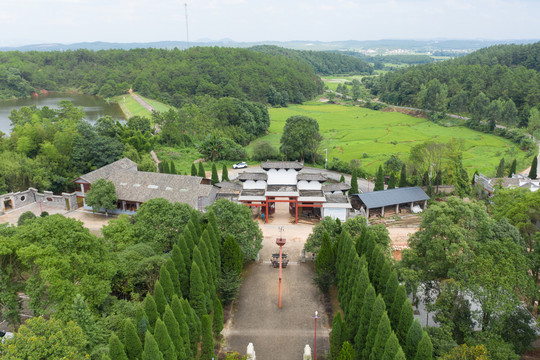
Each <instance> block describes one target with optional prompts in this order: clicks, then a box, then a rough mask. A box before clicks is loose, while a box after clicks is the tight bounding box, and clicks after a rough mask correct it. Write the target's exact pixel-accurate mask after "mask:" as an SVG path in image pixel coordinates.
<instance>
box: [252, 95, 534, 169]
mask: <svg viewBox="0 0 540 360" xmlns="http://www.w3.org/2000/svg"><path fill="white" fill-rule="evenodd" d="M269 112H270V119H271V122H270V129H269V134H268V135H266V136H264V137H262V138H259V139H257V140H256V141H254V142H252V143H251V144H250V145H249V146H248V148H247V150H248V152H251V151H252V149H253V146H254V144H256V143H257V142H260V141H268V142H270V143H271V144H272V145H274V146H275V147H276V148H279V140H280V138H281V133H282V131H283V126H284V125H285V121H286V119H287V118H288V117H290V116H292V115H306V116H310V117H313V118H315V119H316V120H317V121H318V122H319V127H320V132H321V134H322V135H323V137H324V140H323V144H322V149H325V148H327V149H328V159H329V161H330V160H331V159H332V158H334V157H337V158H339V159H340V160H344V161H350V160H352V159H360V160H361V162H362V166H363V167H364V168H365V169H366V170H368V171H369V172H372V173H374V172H375V171H376V169H377V168H378V166H379V165H381V164H382V163H384V161H386V160H387V159H388V157H389V156H390V155H392V154H396V155H398V156H399V157H400V158H402V159H406V158H407V157H408V154H409V151H410V149H411V148H412V147H413V146H414V145H417V144H419V143H422V142H424V141H428V140H434V141H437V142H449V141H450V140H451V139H456V140H458V139H461V140H462V141H463V142H464V149H463V163H464V166H465V167H466V168H467V169H468V171H469V172H471V174H472V172H474V170H476V169H478V171H480V172H483V173H485V174H486V175H493V174H494V172H495V170H496V167H497V165H498V164H499V160H500V158H501V157H505V158H506V161H510V160H511V159H513V158H514V157H517V159H518V168H522V169H524V168H526V167H527V166H528V165H529V162H530V161H529V160H525V153H524V152H522V151H521V150H519V149H518V148H517V147H516V146H515V145H514V144H513V143H512V142H510V141H509V140H506V139H503V138H501V137H497V136H494V135H488V134H484V133H481V132H477V131H474V130H471V129H468V128H465V127H458V126H456V127H444V126H440V125H437V124H434V123H432V122H429V121H428V120H426V119H419V118H415V117H412V116H409V115H405V114H401V113H397V112H381V111H373V110H369V109H365V108H360V107H355V106H344V105H331V104H324V103H317V102H310V103H306V104H304V105H291V106H289V107H287V108H272V109H269ZM323 152H324V150H323ZM364 153H365V154H367V158H365V157H364Z"/></svg>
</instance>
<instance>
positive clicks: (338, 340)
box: [330, 312, 344, 359]
mask: <svg viewBox="0 0 540 360" xmlns="http://www.w3.org/2000/svg"><path fill="white" fill-rule="evenodd" d="M343 338H344V337H343V322H342V320H341V313H340V312H338V313H337V314H336V315H334V320H333V321H332V333H331V334H330V359H337V357H338V355H339V352H340V350H341V346H342V344H343V340H344V339H343Z"/></svg>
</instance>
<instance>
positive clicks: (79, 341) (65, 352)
mask: <svg viewBox="0 0 540 360" xmlns="http://www.w3.org/2000/svg"><path fill="white" fill-rule="evenodd" d="M85 346H86V338H85V336H84V334H83V332H82V330H81V328H80V327H79V326H77V324H75V323H74V322H73V321H68V322H67V323H64V322H62V321H61V320H59V319H55V318H52V319H50V320H45V319H44V318H42V317H40V316H37V317H34V318H30V319H28V320H27V321H26V323H25V324H24V325H21V327H20V328H19V331H18V332H17V333H15V334H14V336H13V338H11V339H7V340H5V341H4V344H3V345H2V347H1V349H2V359H6V360H16V359H61V358H69V359H74V360H78V359H81V360H83V359H88V354H86V351H85Z"/></svg>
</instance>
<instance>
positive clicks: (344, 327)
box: [315, 222, 432, 360]
mask: <svg viewBox="0 0 540 360" xmlns="http://www.w3.org/2000/svg"><path fill="white" fill-rule="evenodd" d="M338 225H339V224H338ZM355 234H358V236H356V238H355V240H354V241H353V240H352V238H351V235H350V234H349V232H348V231H347V230H344V229H342V231H341V233H340V234H338V235H337V237H335V238H334V239H333V240H330V236H329V234H328V232H326V231H325V232H324V233H323V236H322V244H321V247H320V250H319V253H318V255H317V258H316V261H315V264H316V269H317V278H316V281H317V282H318V283H320V280H321V277H323V276H327V277H328V276H330V277H333V276H335V283H336V285H337V288H338V300H339V301H340V305H341V309H342V310H343V314H344V316H343V319H342V317H341V314H339V313H338V315H336V317H335V318H334V321H333V324H332V334H331V348H330V352H331V358H332V359H341V358H342V357H341V356H342V354H343V353H344V352H346V353H348V354H349V357H346V358H347V359H349V358H350V359H366V360H367V359H431V358H432V345H431V341H430V338H429V336H428V335H427V333H425V332H424V331H423V330H422V326H421V325H420V323H419V322H418V320H416V321H414V316H413V308H412V305H411V302H410V301H409V299H408V298H407V292H406V290H405V287H404V286H402V285H399V282H398V277H397V272H396V270H395V269H393V265H392V263H391V262H390V260H389V258H388V248H387V247H386V246H384V245H383V244H382V243H381V242H379V241H378V240H379V239H378V235H377V233H376V232H375V231H373V230H371V229H370V228H368V227H367V226H366V225H365V222H363V223H359V224H357V226H356V229H355Z"/></svg>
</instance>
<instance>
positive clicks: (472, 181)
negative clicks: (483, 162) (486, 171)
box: [471, 170, 480, 186]
mask: <svg viewBox="0 0 540 360" xmlns="http://www.w3.org/2000/svg"><path fill="white" fill-rule="evenodd" d="M477 175H480V174H478V170H475V171H474V175H473V177H472V180H471V186H474V184H475V181H474V179H476V176H477Z"/></svg>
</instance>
